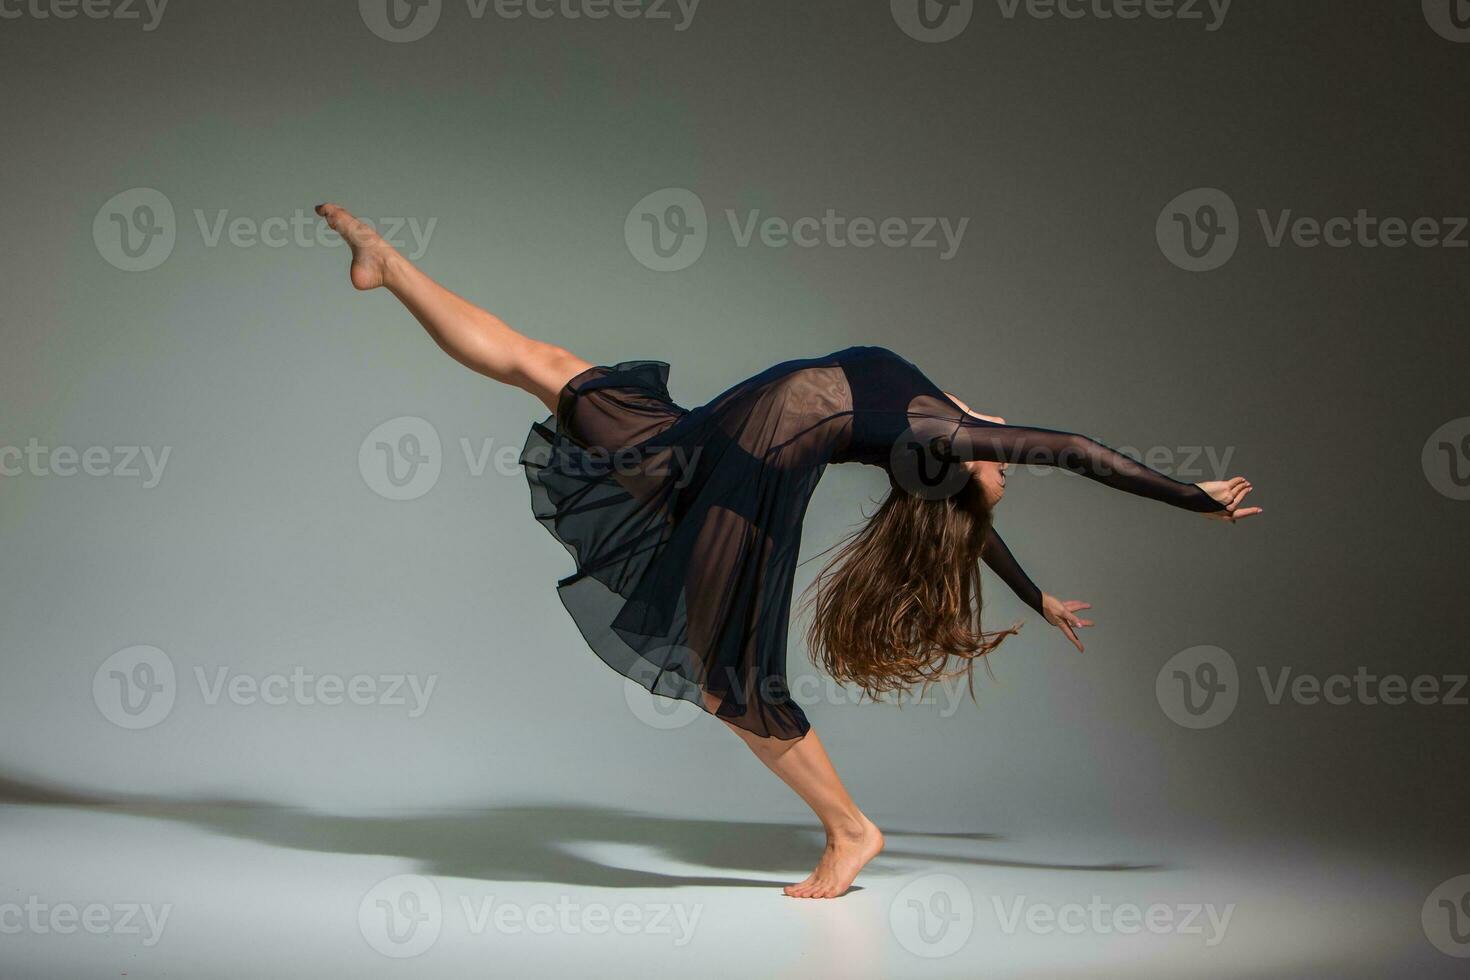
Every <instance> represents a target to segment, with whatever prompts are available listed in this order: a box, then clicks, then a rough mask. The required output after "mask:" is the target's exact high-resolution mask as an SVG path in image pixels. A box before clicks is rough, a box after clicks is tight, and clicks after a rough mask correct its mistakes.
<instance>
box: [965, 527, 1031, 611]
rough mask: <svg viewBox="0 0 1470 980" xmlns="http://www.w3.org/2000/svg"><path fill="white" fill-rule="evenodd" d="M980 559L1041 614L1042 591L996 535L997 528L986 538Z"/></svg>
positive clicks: (1022, 599) (992, 529) (1023, 600)
mask: <svg viewBox="0 0 1470 980" xmlns="http://www.w3.org/2000/svg"><path fill="white" fill-rule="evenodd" d="M980 557H981V558H983V559H984V560H985V564H986V565H989V566H990V570H991V571H992V572H994V573H995V574H996V575H997V576H999V577H1000V580H1001V581H1002V582H1004V583H1005V584H1006V585H1008V586H1010V588H1011V591H1012V592H1014V593H1015V594H1016V595H1017V596H1019V597H1020V598H1021V601H1022V602H1024V603H1026V605H1028V606H1030V607H1031V608H1032V609H1035V610H1036V612H1037V613H1041V595H1042V593H1041V590H1040V589H1039V588H1037V587H1036V583H1035V582H1033V581H1031V579H1030V577H1029V576H1027V574H1026V572H1025V570H1024V569H1022V568H1021V564H1020V562H1018V561H1016V556H1015V555H1013V554H1011V549H1010V548H1007V547H1006V543H1005V541H1003V540H1002V539H1001V536H1000V535H999V534H997V533H995V528H994V527H992V528H991V529H990V533H989V534H988V535H987V536H986V538H985V545H984V547H983V548H981V549H980Z"/></svg>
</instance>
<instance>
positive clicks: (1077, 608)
mask: <svg viewBox="0 0 1470 980" xmlns="http://www.w3.org/2000/svg"><path fill="white" fill-rule="evenodd" d="M1091 608H1092V603H1090V602H1079V601H1077V600H1076V599H1058V598H1057V597H1056V596H1054V595H1050V594H1048V593H1043V594H1042V596H1041V615H1043V616H1045V617H1046V621H1047V622H1048V623H1051V624H1052V625H1053V626H1055V627H1056V628H1057V629H1059V630H1061V631H1062V632H1063V633H1064V634H1066V637H1067V639H1069V640H1071V641H1072V645H1073V646H1074V647H1076V648H1077V652H1078V653H1081V652H1082V641H1081V640H1079V639H1077V633H1076V630H1078V629H1080V628H1082V627H1083V626H1091V625H1092V620H1090V619H1078V618H1077V613H1079V612H1081V611H1082V610H1083V609H1091Z"/></svg>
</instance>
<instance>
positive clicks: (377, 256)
mask: <svg viewBox="0 0 1470 980" xmlns="http://www.w3.org/2000/svg"><path fill="white" fill-rule="evenodd" d="M316 213H317V214H319V215H321V216H322V217H323V218H325V219H326V220H327V225H328V226H329V227H330V228H331V229H332V230H333V231H335V232H336V233H337V234H339V235H341V236H342V239H343V240H344V241H345V242H347V245H348V247H350V248H351V249H352V269H351V275H352V285H353V286H355V287H356V288H358V289H377V288H378V287H379V286H383V285H386V284H387V281H388V276H389V275H390V274H391V273H392V272H393V270H394V268H395V266H396V265H397V264H398V263H399V262H400V261H402V257H401V256H400V255H399V254H398V252H397V251H396V250H395V249H394V248H393V246H392V245H389V244H388V243H387V242H385V241H383V237H382V236H381V235H379V234H378V232H377V229H375V228H374V227H373V226H372V225H370V224H368V223H367V222H366V221H360V220H358V219H357V218H354V217H353V216H352V215H351V214H350V213H348V212H347V211H346V210H344V209H343V208H340V207H338V206H337V205H335V204H318V205H317V206H316Z"/></svg>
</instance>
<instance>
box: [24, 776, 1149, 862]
mask: <svg viewBox="0 0 1470 980" xmlns="http://www.w3.org/2000/svg"><path fill="white" fill-rule="evenodd" d="M0 804H10V805H29V806H62V807H102V808H107V809H109V810H111V811H113V812H117V813H124V814H128V815H132V816H143V817H150V818H154V819H160V820H172V821H176V822H178V823H181V824H187V825H190V826H194V827H199V828H202V829H204V830H207V831H210V832H212V833H216V834H221V835H224V836H228V837H235V838H240V839H245V840H253V841H259V842H261V843H265V844H270V845H272V846H275V847H284V848H294V849H297V850H307V851H317V852H320V853H326V854H380V855H393V856H397V857H403V858H407V859H409V860H412V861H416V862H418V864H419V869H418V870H419V873H421V874H425V875H442V876H446V877H456V878H471V879H483V880H488V881H540V882H550V883H557V884H565V885H588V886H593V887H600V888H649V887H661V888H674V887H688V886H695V885H727V886H734V887H759V888H770V887H779V886H782V885H786V884H789V883H791V882H792V881H797V880H800V878H801V877H803V876H804V875H805V871H802V872H801V874H800V875H797V876H796V877H793V876H792V874H791V873H792V872H795V871H798V870H800V869H804V868H810V867H812V865H814V864H815V863H816V859H817V858H818V857H819V856H820V855H821V849H822V835H821V832H820V828H819V827H817V826H816V825H815V824H791V823H754V822H747V821H735V820H705V819H698V818H688V817H663V816H658V815H654V814H646V813H635V812H631V811H627V810H617V809H610V808H606V807H597V806H585V805H579V804H567V803H555V804H544V805H524V804H515V805H506V806H491V807H485V808H483V809H465V810H436V811H432V812H427V813H421V814H410V815H392V816H378V815H366V816H348V815H336V814H326V813H320V812H316V811H312V810H305V809H301V808H297V807H285V806H280V805H277V804H273V803H265V802H260V801H252V800H235V799H204V798H187V797H156V796H144V795H133V794H100V793H92V792H87V791H83V790H72V789H68V788H66V787H61V786H56V785H54V784H47V783H45V782H41V781H32V780H27V779H23V778H19V777H17V776H14V775H9V776H7V775H5V774H0ZM884 835H885V837H886V838H887V840H888V845H887V848H886V850H885V851H884V853H883V854H882V855H881V856H880V857H879V858H878V859H877V860H875V861H874V862H873V863H872V864H871V865H869V867H868V870H867V871H866V872H865V874H872V873H874V872H876V873H878V874H880V875H881V874H898V873H907V872H909V871H912V870H914V865H913V863H912V862H920V863H922V864H932V863H934V862H936V861H941V862H943V863H946V864H967V865H981V866H988V867H1004V868H1032V869H1036V870H1043V871H1155V870H1160V869H1161V868H1162V867H1163V866H1162V865H1159V864H1126V863H1112V864H1050V863H1044V862H1034V861H1015V860H1006V859H1003V858H995V857H985V856H980V855H975V854H963V853H957V852H958V851H959V850H960V848H956V847H953V846H949V847H946V848H944V849H943V850H942V851H935V850H932V849H931V850H925V849H924V848H923V847H922V846H916V845H921V844H922V842H923V841H925V840H928V841H940V840H943V841H958V842H966V843H980V844H983V843H995V842H999V841H1000V840H1001V838H1000V837H998V836H996V835H993V834H984V833H951V832H937V833H930V832H926V831H919V830H887V829H885V830H884ZM599 844H615V845H632V846H639V847H647V848H653V849H655V850H657V851H659V852H660V854H661V855H662V856H663V857H664V858H666V859H669V860H673V861H679V862H683V863H688V864H694V865H703V866H709V867H722V868H729V869H731V870H732V871H739V872H747V873H748V872H755V873H758V874H766V875H769V874H772V873H776V872H781V873H782V874H781V875H780V877H776V878H770V877H766V878H755V877H736V876H725V875H710V874H689V875H680V874H668V873H663V872H655V871H640V870H637V869H634V868H623V867H618V866H616V865H609V864H604V863H601V862H599V861H595V860H592V859H590V858H588V857H585V856H582V855H581V854H578V853H575V848H576V847H577V846H578V845H594V846H595V845H599ZM857 890H858V888H856V887H854V889H853V891H857Z"/></svg>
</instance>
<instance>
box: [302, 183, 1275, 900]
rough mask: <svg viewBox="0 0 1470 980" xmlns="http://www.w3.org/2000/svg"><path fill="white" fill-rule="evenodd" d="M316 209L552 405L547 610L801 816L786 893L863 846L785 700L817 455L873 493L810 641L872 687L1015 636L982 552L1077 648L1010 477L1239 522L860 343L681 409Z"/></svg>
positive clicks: (822, 886) (534, 480)
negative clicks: (756, 764) (551, 578)
mask: <svg viewBox="0 0 1470 980" xmlns="http://www.w3.org/2000/svg"><path fill="white" fill-rule="evenodd" d="M317 213H318V214H320V215H321V216H322V217H323V218H325V219H326V221H327V223H328V224H329V225H330V226H331V227H332V228H333V230H335V231H337V232H338V233H339V234H341V235H342V236H343V238H345V239H346V240H347V242H348V244H349V245H350V246H351V248H352V267H351V277H352V284H353V285H354V286H355V287H357V288H358V289H361V290H367V289H375V288H378V287H386V288H387V289H388V290H389V291H390V292H391V293H393V295H395V296H396V297H398V299H399V300H401V301H402V302H403V304H404V306H406V307H407V308H408V310H409V311H410V312H411V313H412V314H413V315H414V316H415V317H416V318H417V319H418V321H419V322H420V323H421V324H423V326H424V328H425V329H426V330H428V332H429V334H430V335H431V336H432V337H433V338H434V340H435V341H437V342H438V343H439V345H440V346H441V347H442V348H443V349H444V350H445V351H446V352H447V353H448V354H449V355H450V356H451V357H453V358H455V359H456V360H458V361H460V362H461V363H462V364H464V365H466V366H467V367H469V368H471V369H473V370H475V371H478V372H480V373H481V374H485V375H488V376H489V377H491V378H494V379H495V380H496V381H500V382H504V383H506V384H512V385H515V386H517V387H519V388H521V389H523V390H525V391H527V392H529V393H530V394H532V395H535V396H536V397H537V398H539V399H541V401H542V403H543V404H544V405H545V406H546V407H547V409H548V410H549V411H550V412H551V413H552V415H551V417H550V418H548V419H546V421H544V422H541V423H538V424H536V425H534V426H533V427H532V430H531V434H530V436H529V438H528V440H527V443H526V448H525V450H524V452H523V453H522V458H521V462H522V464H523V465H524V468H525V471H526V476H527V479H528V480H529V482H530V486H531V499H532V505H533V509H534V513H535V516H536V518H537V520H539V521H540V522H541V523H542V524H543V525H545V526H546V527H547V529H548V530H550V531H551V533H552V534H553V535H555V536H556V538H557V539H558V540H559V541H561V542H562V544H563V545H565V546H566V548H567V550H568V551H570V552H571V554H572V556H573V558H574V559H575V560H576V572H575V573H574V574H572V575H571V576H569V577H567V578H566V579H563V580H562V582H561V583H560V584H559V587H558V591H559V593H560V595H561V598H562V601H563V603H564V605H565V606H566V607H567V610H568V611H569V612H570V613H571V615H572V617H573V619H574V620H575V621H576V623H577V625H578V627H579V628H580V629H581V631H582V633H583V635H584V636H585V637H586V639H587V642H588V644H589V645H590V646H591V647H592V648H593V649H594V650H595V651H596V652H597V654H598V655H599V656H600V657H602V659H603V660H605V661H606V662H607V663H608V664H609V665H611V666H612V667H613V668H614V669H616V670H617V671H619V672H620V673H622V674H624V675H625V676H627V677H629V678H631V679H633V680H635V681H637V682H638V683H640V684H642V685H643V686H644V687H646V688H648V689H649V690H650V691H652V692H654V693H656V694H661V695H665V696H668V697H676V698H682V699H685V700H688V701H691V702H693V703H695V704H698V705H699V706H701V707H702V708H704V709H705V710H707V711H708V712H710V713H711V714H714V715H715V716H716V717H718V718H720V719H721V720H722V721H724V722H725V723H726V724H727V725H729V726H730V727H731V729H732V730H733V731H735V732H736V733H737V734H738V735H740V737H741V738H743V739H744V740H745V742H746V744H747V745H749V746H750V748H751V750H752V751H753V752H754V753H755V754H756V756H757V757H759V758H760V760H761V761H762V762H763V763H765V764H766V765H767V766H768V767H770V769H771V770H772V771H773V772H775V773H776V775H777V776H779V777H780V778H781V779H782V780H783V781H785V783H786V784H787V785H788V786H790V787H791V788H792V789H793V790H795V791H796V793H797V794H798V795H799V796H800V797H801V798H802V799H803V800H804V801H806V803H807V804H808V805H809V806H810V807H811V808H812V810H813V811H814V812H815V813H816V815H817V817H818V819H820V820H821V822H822V826H823V828H824V829H825V830H826V834H827V845H826V848H825V851H824V853H823V855H822V858H821V860H820V861H819V863H818V864H817V867H816V870H815V871H813V872H812V874H811V875H810V876H809V877H808V878H807V879H806V880H805V881H802V882H800V883H799V884H795V885H791V886H788V887H787V888H786V889H785V893H786V894H787V895H790V896H792V897H797V898H833V897H836V896H838V895H841V894H843V893H844V892H845V891H846V890H847V889H848V887H849V886H850V885H851V884H852V882H853V879H854V878H856V877H857V874H858V872H859V871H860V870H861V869H862V868H863V866H864V865H866V864H867V863H868V862H869V861H870V860H872V859H873V857H874V856H875V855H877V854H878V852H879V851H881V850H882V848H883V835H882V834H881V833H880V832H879V830H878V828H877V827H876V826H874V824H873V823H872V821H870V820H869V819H868V818H867V817H866V816H864V815H863V813H862V811H860V810H859V809H858V807H857V805H856V804H855V803H854V802H853V801H852V798H851V797H850V796H848V794H847V791H846V790H845V789H844V788H843V786H842V782H841V780H839V779H838V777H837V773H836V770H834V769H833V767H832V763H831V761H830V760H829V759H828V757H827V753H826V751H825V749H823V747H822V744H821V742H820V741H819V740H818V738H817V734H816V732H815V731H812V730H811V726H810V725H809V724H808V722H807V720H806V717H805V715H804V714H803V713H802V711H801V709H800V707H798V706H797V704H796V703H795V702H794V701H793V700H792V699H791V696H790V692H789V691H788V690H787V687H786V680H785V659H786V631H787V624H788V620H789V615H790V604H791V591H792V582H793V579H794V571H795V567H796V562H797V549H798V546H799V544H800V532H801V522H802V518H803V515H804V513H805V510H806V505H807V502H808V500H809V499H810V498H811V495H812V492H813V491H814V489H815V487H816V483H817V479H818V477H819V476H820V475H821V473H822V470H823V467H824V466H825V465H826V464H827V463H831V462H861V463H870V464H874V465H877V466H880V467H882V468H883V469H884V470H886V471H887V472H888V474H889V476H890V480H891V482H892V484H893V489H892V490H891V492H890V493H889V495H888V497H887V498H886V500H885V501H884V502H883V504H882V506H881V507H880V508H879V510H878V511H877V512H876V513H875V514H874V516H873V518H872V519H871V520H870V521H869V522H868V523H867V525H866V526H865V527H864V528H863V529H862V530H861V531H860V532H858V533H857V534H856V535H855V536H853V537H852V538H851V539H850V540H849V541H848V542H847V543H846V544H845V545H844V546H843V548H842V549H841V550H840V551H839V552H838V554H837V556H836V557H835V558H834V559H833V561H832V563H831V564H830V565H829V566H828V567H827V568H826V569H825V570H824V571H823V572H822V573H821V574H820V575H819V576H818V578H817V581H816V582H815V583H814V586H813V601H812V606H813V616H812V623H811V629H810V631H809V634H808V640H809V644H808V645H809V647H810V651H811V653H812V656H813V658H814V659H815V660H817V661H819V662H820V663H821V664H822V666H824V667H825V668H826V669H827V671H828V672H829V673H830V674H831V675H832V676H833V677H834V678H836V679H837V680H839V681H846V682H850V683H853V684H856V685H857V686H858V687H860V688H862V689H863V690H864V691H866V692H867V693H869V694H871V695H874V696H880V695H882V694H883V693H884V692H887V691H896V690H901V689H904V688H907V687H910V686H912V685H915V684H924V683H928V682H931V681H934V680H938V679H940V678H943V677H948V676H953V675H955V674H961V673H962V674H965V675H966V676H967V677H968V675H969V671H970V669H971V668H972V667H973V666H974V661H975V660H976V659H978V658H979V657H982V656H984V655H986V654H988V653H989V652H990V651H992V650H993V649H995V647H996V645H997V644H999V643H1000V642H1001V640H1002V639H1004V638H1005V636H1006V635H1008V634H1010V633H1013V632H1014V629H1011V630H1005V631H1000V632H986V631H984V630H983V629H982V628H981V625H980V578H979V566H978V562H979V561H980V560H982V559H983V560H984V561H985V562H986V563H987V564H988V565H989V566H990V567H991V568H992V569H993V570H995V571H996V572H997V573H998V574H999V575H1000V577H1001V578H1002V579H1004V580H1005V581H1006V583H1007V584H1008V585H1009V586H1010V587H1011V588H1012V589H1013V590H1015V592H1016V593H1017V594H1018V595H1020V596H1021V597H1022V598H1023V599H1024V600H1025V601H1026V602H1027V603H1028V604H1029V605H1030V606H1031V607H1032V608H1033V609H1035V610H1036V611H1037V612H1038V613H1040V614H1041V615H1042V616H1043V617H1044V618H1045V619H1046V620H1047V622H1049V623H1051V624H1052V625H1054V626H1056V627H1058V628H1059V629H1061V630H1062V631H1063V632H1064V633H1065V634H1066V636H1067V638H1068V640H1070V641H1071V642H1072V643H1073V644H1074V645H1075V646H1076V647H1077V649H1078V650H1081V649H1082V644H1081V643H1080V642H1079V641H1078V639H1077V635H1076V632H1075V631H1076V630H1077V629H1079V628H1081V627H1085V626H1091V625H1092V623H1091V621H1090V620H1086V619H1081V618H1079V617H1078V615H1077V614H1078V613H1079V612H1081V611H1082V610H1085V609H1087V608H1089V606H1088V605H1087V603H1083V602H1076V601H1065V602H1064V601H1061V600H1058V599H1056V598H1055V597H1053V596H1051V595H1048V594H1046V593H1043V592H1042V591H1041V590H1040V589H1038V588H1037V587H1036V586H1035V585H1034V584H1032V582H1031V581H1030V579H1028V578H1027V577H1026V574H1025V573H1024V572H1023V571H1022V570H1021V568H1020V566H1019V565H1017V564H1016V561H1015V559H1014V558H1013V557H1012V556H1011V553H1010V551H1009V550H1008V549H1007V548H1006V546H1005V544H1004V542H1002V541H1001V539H1000V537H999V536H998V535H997V534H996V533H995V531H994V530H993V528H992V527H991V512H992V511H993V509H994V508H995V506H996V504H998V503H999V502H1000V499H1001V497H1002V495H1003V494H1004V493H1005V481H1006V469H1007V467H1008V466H1009V465H1010V464H1012V463H1022V462H1024V463H1033V464H1043V465H1051V466H1059V467H1063V468H1066V469H1070V470H1072V471H1073V472H1076V473H1080V474H1082V475H1084V476H1087V477H1090V478H1092V479H1096V480H1099V481H1101V482H1103V483H1106V484H1108V485H1110V486H1113V487H1116V488H1118V489H1120V490H1126V491H1128V492H1130V493H1136V494H1141V495H1144V496H1148V497H1152V498H1154V499H1158V500H1163V501H1165V502H1166V503H1170V504H1173V505H1175V506H1177V507H1182V508H1185V509H1187V510H1192V511H1196V512H1198V513H1201V514H1204V515H1206V516H1209V517H1215V518H1220V519H1224V520H1229V521H1235V520H1239V519H1240V518H1243V517H1248V516H1251V515H1254V514H1257V513H1260V508H1257V507H1242V506H1241V501H1242V500H1243V499H1244V498H1245V496H1246V494H1247V493H1249V492H1250V490H1251V485H1250V483H1249V482H1247V481H1246V480H1244V479H1243V478H1240V477H1236V478H1234V479H1231V480H1225V481H1218V482H1211V483H1203V484H1185V483H1179V482H1177V481H1175V480H1172V479H1170V478H1169V477H1166V476H1164V475H1162V474H1160V473H1157V472H1155V471H1153V470H1151V469H1149V468H1148V467H1145V466H1143V465H1141V464H1139V463H1137V462H1134V461H1133V460H1131V459H1128V458H1127V457H1124V456H1121V455H1120V454H1118V453H1115V452H1113V451H1112V450H1110V449H1107V448H1106V447H1104V446H1102V445H1100V444H1098V443H1096V442H1093V441H1092V440H1089V439H1086V438H1083V437H1081V436H1077V435H1072V434H1070V433H1065V432H1054V431H1049V430H1045V429H1030V428H1022V427H1017V426H1009V425H1006V424H1005V420H1004V419H999V418H992V417H989V416H983V415H978V414H976V413H973V412H970V410H969V409H968V407H967V406H965V405H964V404H963V403H961V402H959V401H958V400H957V399H955V398H954V397H952V396H950V395H948V394H946V393H945V392H942V391H940V390H939V389H938V388H936V387H935V386H934V385H933V384H932V383H931V382H930V381H929V380H928V379H927V378H925V377H924V375H923V374H922V373H920V372H919V370H918V369H917V368H915V367H914V366H913V365H912V364H910V363H908V362H907V361H905V360H903V359H902V358H900V357H898V356H897V355H896V354H893V353H892V352H890V351H886V350H883V349H881V348H852V349H849V350H846V351H840V352H838V353H836V354H832V355H829V356H827V357H820V358H814V359H811V360H805V361H791V362H787V363H785V364H780V365H777V366H775V367H773V368H770V369H769V370H767V371H765V372H763V373H762V374H760V375H757V376H756V377H754V378H751V379H749V380H748V381H745V382H743V383H741V384H739V385H737V386H735V387H734V388H732V389H731V390H730V391H727V392H726V393H725V394H723V395H721V396H720V397H719V398H717V399H715V400H714V401H712V402H710V403H709V404H708V405H705V406H703V407H701V408H697V409H693V410H686V409H684V408H681V407H679V406H677V405H675V404H674V403H673V401H672V400H671V399H670V398H669V394H668V391H667V389H666V388H665V381H666V378H667V371H668V366H667V365H665V364H663V363H660V362H654V361H639V362H628V363H623V364H618V365H615V366H598V365H593V364H591V363H589V362H587V361H584V360H582V359H581V358H579V357H577V356H576V355H574V354H571V353H569V352H568V351H566V350H564V349H562V348H560V347H556V346H554V345H551V344H547V343H542V342H540V341H536V340H532V339H530V338H528V337H525V336H522V335H521V334H519V333H516V332H515V331H514V330H512V329H510V328H509V327H508V326H506V325H505V324H504V323H502V322H501V321H500V320H499V319H497V318H496V317H494V316H492V315H491V314H489V313H487V312H485V311H484V310H482V309H480V308H478V307H476V306H474V305H473V304H471V303H469V302H467V301H466V300H464V299H461V298H460V297H458V296H456V295H454V294H453V293H451V292H449V291H448V290H446V289H444V288H443V287H441V286H439V285H438V284H436V283H435V282H434V281H433V280H431V279H430V278H429V277H428V276H426V275H425V274H424V273H423V272H421V271H419V270H418V269H417V268H415V267H414V266H413V265H412V264H411V263H409V262H408V261H407V260H405V259H404V258H403V257H402V256H401V255H399V254H398V252H396V251H395V250H394V249H393V248H391V247H390V246H389V245H388V244H387V243H386V242H384V241H383V240H382V239H381V238H380V237H379V236H378V235H377V234H376V232H374V231H373V229H372V228H371V227H370V226H368V225H367V224H365V223H363V222H360V221H358V220H357V219H355V218H353V217H352V215H350V214H348V213H347V212H346V211H344V210H342V209H341V208H339V207H337V206H335V205H321V206H320V207H318V208H317ZM952 659H957V660H958V663H959V664H960V666H959V667H958V668H956V669H950V668H949V667H948V665H949V663H950V662H951V660H952Z"/></svg>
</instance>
